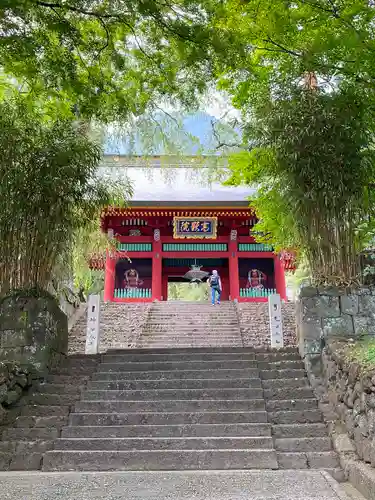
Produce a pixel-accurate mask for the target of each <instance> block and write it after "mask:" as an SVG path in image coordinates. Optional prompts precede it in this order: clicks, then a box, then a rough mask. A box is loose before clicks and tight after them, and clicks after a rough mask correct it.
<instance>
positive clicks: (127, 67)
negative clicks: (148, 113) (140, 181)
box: [0, 0, 221, 121]
mask: <svg viewBox="0 0 375 500" xmlns="http://www.w3.org/2000/svg"><path fill="white" fill-rule="evenodd" d="M209 7H210V3H209V2H207V3H206V4H205V8H204V9H203V8H202V3H201V2H200V1H199V0H189V1H186V0H173V1H172V2H167V1H156V0H133V1H132V2H129V1H128V0H103V1H100V2H99V1H97V0H74V1H71V2H66V1H64V0H5V1H4V0H3V1H2V2H1V6H0V29H1V33H2V37H1V44H0V66H1V67H2V68H3V70H4V72H5V74H6V75H10V76H11V77H14V78H16V79H17V81H18V82H19V83H20V86H21V87H22V88H24V89H25V90H31V91H32V92H35V93H38V94H39V93H42V94H44V95H47V96H49V98H53V99H56V98H57V99H58V101H59V105H61V106H62V107H63V108H65V112H69V110H70V109H73V110H74V112H79V113H80V115H81V116H83V115H84V116H96V117H99V118H100V119H101V120H104V121H112V120H113V118H114V117H118V116H120V117H122V118H127V117H129V116H131V115H140V114H142V113H143V112H144V111H145V110H146V109H147V108H148V107H150V106H151V107H155V108H157V106H158V105H160V102H161V101H163V100H164V98H165V96H167V98H168V99H170V100H173V99H178V100H179V101H182V102H184V103H185V104H191V103H192V102H194V101H195V98H196V96H197V94H199V92H200V91H201V90H202V89H203V87H204V80H203V78H202V70H203V73H206V69H204V68H206V67H209V66H210V60H209V54H210V52H211V50H212V48H213V47H216V48H217V49H218V50H220V45H221V42H220V40H219V38H218V37H215V36H211V35H210V33H211V31H212V30H211V29H210V27H209V26H208V25H207V8H209ZM208 40H210V44H208ZM189 82H191V85H188V84H187V83H189ZM192 83H194V85H193V84H192Z"/></svg>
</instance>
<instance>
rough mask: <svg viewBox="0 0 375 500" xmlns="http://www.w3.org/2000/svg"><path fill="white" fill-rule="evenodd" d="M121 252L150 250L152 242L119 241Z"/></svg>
mask: <svg viewBox="0 0 375 500" xmlns="http://www.w3.org/2000/svg"><path fill="white" fill-rule="evenodd" d="M117 248H118V250H120V251H121V252H152V243H119V244H118V246H117Z"/></svg>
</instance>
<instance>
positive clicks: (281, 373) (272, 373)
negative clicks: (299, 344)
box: [259, 369, 306, 380]
mask: <svg viewBox="0 0 375 500" xmlns="http://www.w3.org/2000/svg"><path fill="white" fill-rule="evenodd" d="M259 374H260V378H261V379H262V380H269V379H280V378H281V379H287V378H294V379H296V378H305V377H306V372H305V370H304V369H299V370H293V369H292V370H260V372H259Z"/></svg>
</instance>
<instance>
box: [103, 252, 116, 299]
mask: <svg viewBox="0 0 375 500" xmlns="http://www.w3.org/2000/svg"><path fill="white" fill-rule="evenodd" d="M115 277H116V259H113V258H111V257H110V255H109V252H108V250H107V257H106V260H105V276H104V302H112V301H113V295H114V291H115Z"/></svg>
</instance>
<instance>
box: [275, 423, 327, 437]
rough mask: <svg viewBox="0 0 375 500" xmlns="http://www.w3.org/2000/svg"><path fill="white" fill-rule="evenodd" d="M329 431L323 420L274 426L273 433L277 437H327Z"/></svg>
mask: <svg viewBox="0 0 375 500" xmlns="http://www.w3.org/2000/svg"><path fill="white" fill-rule="evenodd" d="M327 433H328V431H327V427H326V425H325V424H324V423H323V422H319V423H309V424H297V423H294V424H279V425H274V426H272V434H273V436H274V438H275V439H284V438H310V437H311V438H314V437H326V436H327Z"/></svg>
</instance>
